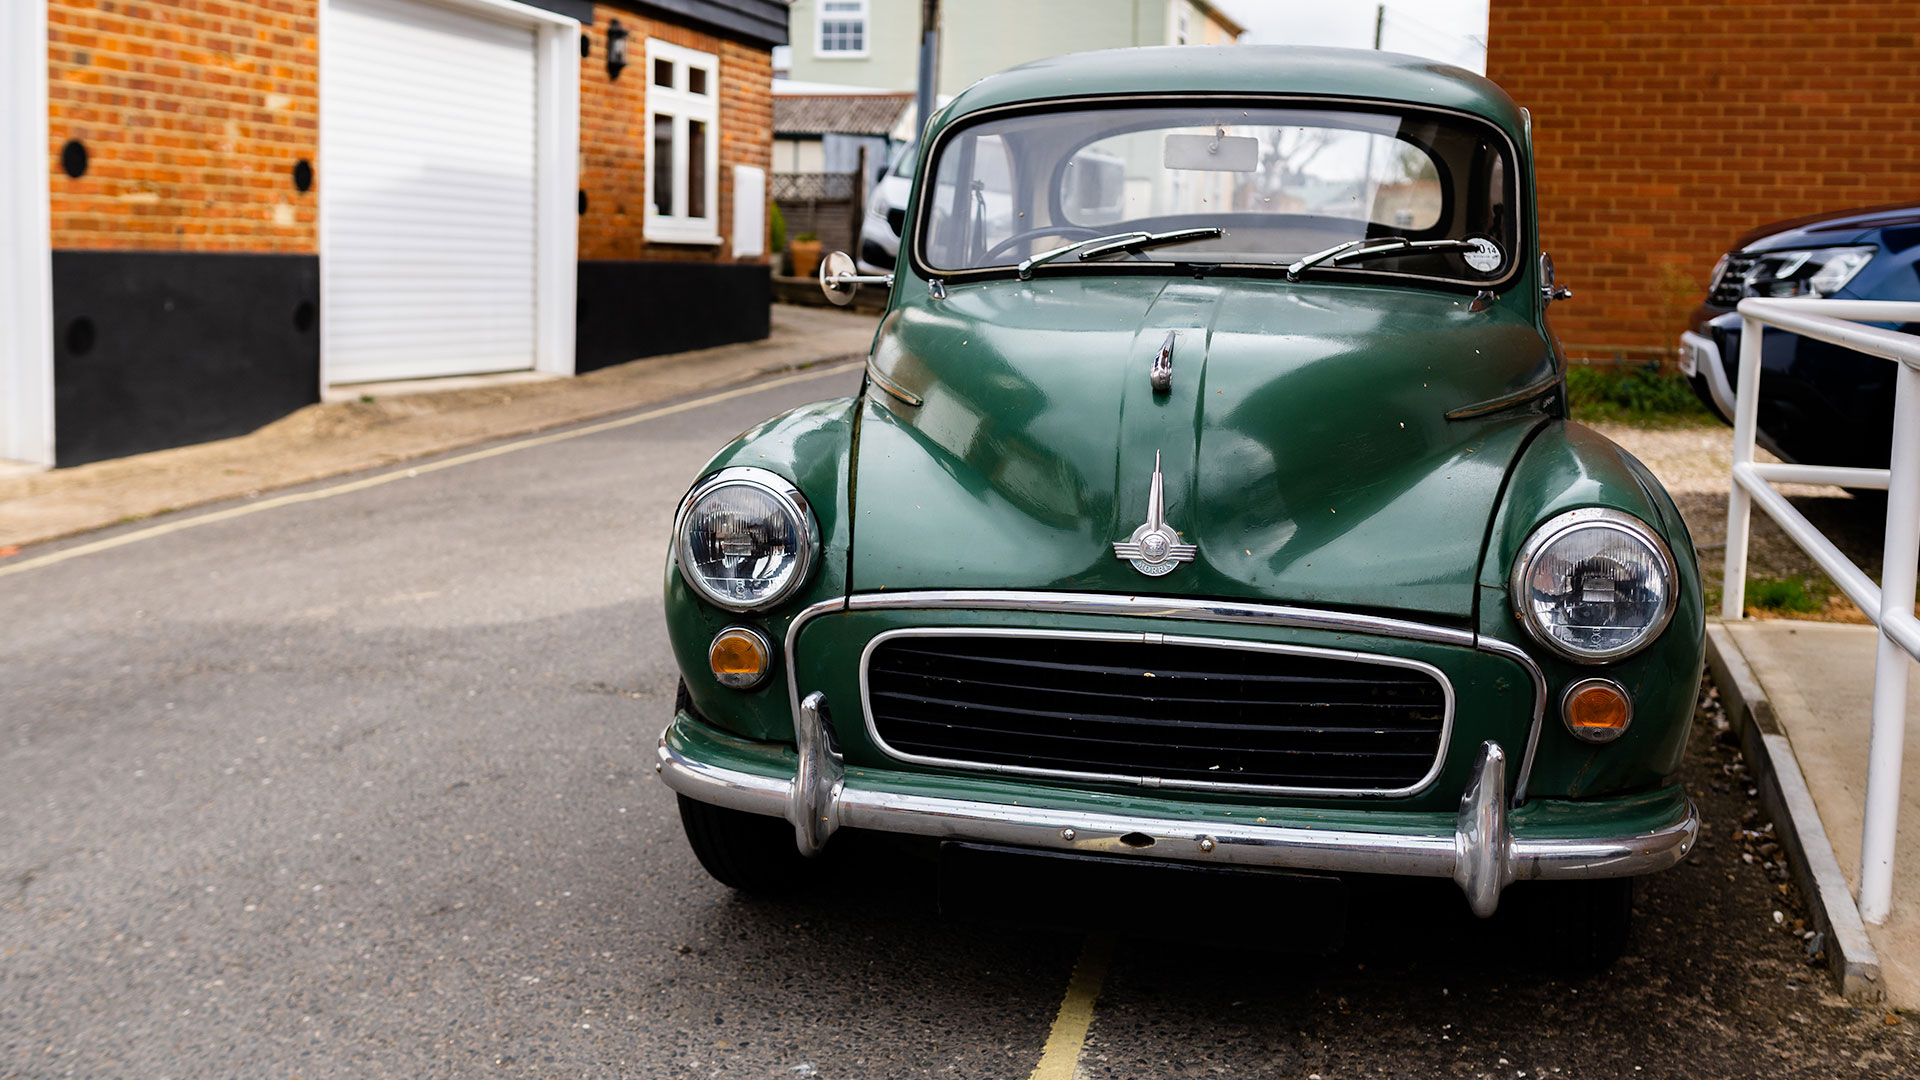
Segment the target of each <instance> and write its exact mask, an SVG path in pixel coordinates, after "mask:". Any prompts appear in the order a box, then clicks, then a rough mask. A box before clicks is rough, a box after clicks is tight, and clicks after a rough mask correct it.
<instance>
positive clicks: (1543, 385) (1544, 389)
mask: <svg viewBox="0 0 1920 1080" xmlns="http://www.w3.org/2000/svg"><path fill="white" fill-rule="evenodd" d="M1559 388H1560V376H1559V375H1558V374H1554V375H1549V376H1547V377H1546V378H1544V379H1540V380H1538V381H1537V382H1533V383H1529V384H1528V385H1526V386H1523V387H1521V388H1520V389H1518V390H1515V391H1513V392H1512V393H1510V394H1501V395H1500V396H1499V397H1496V398H1488V399H1487V400H1485V401H1477V402H1474V403H1473V404H1472V405H1462V406H1460V407H1459V408H1457V409H1454V410H1452V411H1451V412H1449V413H1447V419H1449V420H1472V419H1474V418H1475V417H1480V416H1485V415H1487V414H1488V413H1496V412H1499V411H1500V410H1501V409H1511V408H1513V407H1514V406H1515V405H1524V404H1526V403H1527V402H1529V401H1532V400H1534V399H1535V398H1543V397H1546V396H1547V395H1548V394H1551V393H1553V392H1554V391H1555V390H1557V389H1559Z"/></svg>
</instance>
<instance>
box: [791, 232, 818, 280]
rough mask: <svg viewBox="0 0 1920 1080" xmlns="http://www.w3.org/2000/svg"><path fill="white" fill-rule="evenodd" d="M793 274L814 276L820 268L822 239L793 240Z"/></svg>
mask: <svg viewBox="0 0 1920 1080" xmlns="http://www.w3.org/2000/svg"><path fill="white" fill-rule="evenodd" d="M791 250H792V251H793V276H794V277H812V276H813V273H814V271H816V270H818V269H819V268H820V241H818V240H795V241H794V242H793V246H792V249H791Z"/></svg>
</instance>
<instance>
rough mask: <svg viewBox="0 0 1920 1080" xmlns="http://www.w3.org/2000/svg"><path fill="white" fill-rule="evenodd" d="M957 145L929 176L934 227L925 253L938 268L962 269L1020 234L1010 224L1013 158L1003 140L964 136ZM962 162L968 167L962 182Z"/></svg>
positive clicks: (996, 136) (998, 137) (1012, 209)
mask: <svg viewBox="0 0 1920 1080" xmlns="http://www.w3.org/2000/svg"><path fill="white" fill-rule="evenodd" d="M959 142H964V143H966V144H968V145H967V146H964V147H963V146H961V145H959ZM959 142H956V145H954V146H951V147H949V148H947V150H946V151H945V152H943V153H942V154H941V155H940V171H939V174H938V175H937V176H935V177H934V187H933V218H932V226H933V228H932V231H931V233H930V235H929V239H928V243H927V249H928V252H929V254H930V255H931V256H932V258H933V260H934V262H935V263H936V264H938V265H942V266H959V265H967V261H970V260H977V259H978V258H979V256H980V255H981V254H982V253H984V252H987V251H991V250H993V247H994V245H996V244H999V243H1000V242H1001V241H1003V240H1005V239H1006V238H1007V237H1009V236H1012V235H1013V234H1014V233H1015V232H1017V231H1019V230H1018V229H1017V228H1016V227H1015V223H1014V222H1015V218H1014V208H1013V158H1012V156H1011V154H1010V153H1009V151H1008V149H1007V142H1006V140H1005V139H1004V138H1002V137H1001V136H999V135H986V136H974V135H965V136H962V137H961V140H959ZM969 150H970V151H971V152H968V151H969ZM963 163H964V164H965V166H966V167H968V168H969V172H968V175H967V177H966V179H965V182H964V183H963V182H961V177H960V170H961V168H962V167H963Z"/></svg>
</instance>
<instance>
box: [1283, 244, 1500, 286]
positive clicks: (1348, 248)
mask: <svg viewBox="0 0 1920 1080" xmlns="http://www.w3.org/2000/svg"><path fill="white" fill-rule="evenodd" d="M1489 249H1491V250H1489ZM1427 251H1486V252H1487V253H1488V254H1497V253H1498V251H1499V249H1498V248H1495V247H1494V246H1493V244H1492V243H1491V242H1490V241H1486V240H1409V239H1407V238H1406V237H1404V236H1382V237H1376V238H1374V239H1372V240H1349V241H1347V242H1346V243H1344V244H1335V245H1334V246H1332V247H1330V248H1328V249H1327V250H1325V251H1316V252H1314V253H1313V254H1311V255H1306V256H1302V257H1301V258H1300V259H1299V260H1298V261H1296V262H1295V263H1294V264H1293V265H1291V266H1289V267H1287V280H1288V281H1298V280H1299V278H1300V271H1302V270H1306V269H1309V268H1311V267H1315V266H1319V265H1320V264H1322V263H1333V264H1335V265H1338V264H1339V263H1343V262H1347V261H1349V260H1352V259H1370V258H1372V257H1374V256H1376V255H1411V254H1416V253H1419V252H1427Z"/></svg>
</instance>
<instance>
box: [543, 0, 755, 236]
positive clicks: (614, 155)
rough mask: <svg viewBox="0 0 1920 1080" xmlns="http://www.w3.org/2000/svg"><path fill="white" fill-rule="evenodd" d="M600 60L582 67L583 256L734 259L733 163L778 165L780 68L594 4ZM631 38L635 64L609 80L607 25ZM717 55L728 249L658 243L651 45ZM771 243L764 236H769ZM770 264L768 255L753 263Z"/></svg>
mask: <svg viewBox="0 0 1920 1080" xmlns="http://www.w3.org/2000/svg"><path fill="white" fill-rule="evenodd" d="M593 18H594V25H593V26H591V27H583V28H582V33H585V34H587V35H588V36H590V37H591V38H592V39H593V50H592V55H591V56H588V57H586V58H585V59H582V60H581V61H580V187H581V190H583V191H585V192H586V193H587V212H586V213H585V214H584V215H582V216H581V218H580V258H582V259H648V260H693V261H700V262H710V261H716V260H719V261H733V242H732V238H731V234H732V231H733V166H735V165H754V166H758V167H760V168H762V169H768V168H770V167H771V163H772V157H773V67H772V58H771V56H770V54H769V53H768V51H767V49H766V48H765V47H764V46H752V45H743V44H741V43H739V42H735V41H730V40H727V39H723V38H720V37H716V36H714V35H711V34H706V33H702V32H700V31H697V30H692V29H688V28H686V27H683V26H678V25H675V24H673V23H668V22H663V21H660V20H657V19H654V18H650V17H649V16H647V15H644V14H637V13H635V12H632V11H628V10H626V9H624V8H619V7H612V6H609V5H606V4H599V5H596V6H595V8H594V16H593ZM616 18H617V19H619V20H620V25H621V26H622V27H624V28H626V30H627V31H628V32H629V33H630V34H631V35H632V36H630V37H628V38H627V56H628V66H627V68H626V69H625V70H624V71H622V72H621V73H620V78H619V79H617V80H614V79H609V78H607V53H606V45H607V27H608V25H609V24H610V23H611V22H612V20H614V19H616ZM650 37H651V38H658V39H660V40H662V41H665V42H668V43H670V44H673V45H680V46H684V47H686V48H689V49H698V50H700V51H701V52H707V53H713V54H715V55H717V56H719V58H720V208H719V212H720V216H719V218H718V219H717V220H718V223H719V232H720V235H721V236H722V237H725V238H726V243H724V244H722V245H721V246H720V247H719V248H718V249H717V250H716V249H715V248H714V247H712V246H711V245H690V244H649V243H647V242H646V240H645V238H644V237H643V236H642V235H641V227H642V224H643V223H644V221H645V214H646V190H647V172H646V169H647V150H648V147H647V145H646V142H647V139H646V132H647V117H646V91H647V81H648V80H647V74H648V73H647V71H646V51H647V39H648V38H650ZM762 247H763V249H764V247H765V240H764V239H763V240H762ZM753 261H760V262H764V261H765V259H764V258H763V259H760V260H753Z"/></svg>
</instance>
